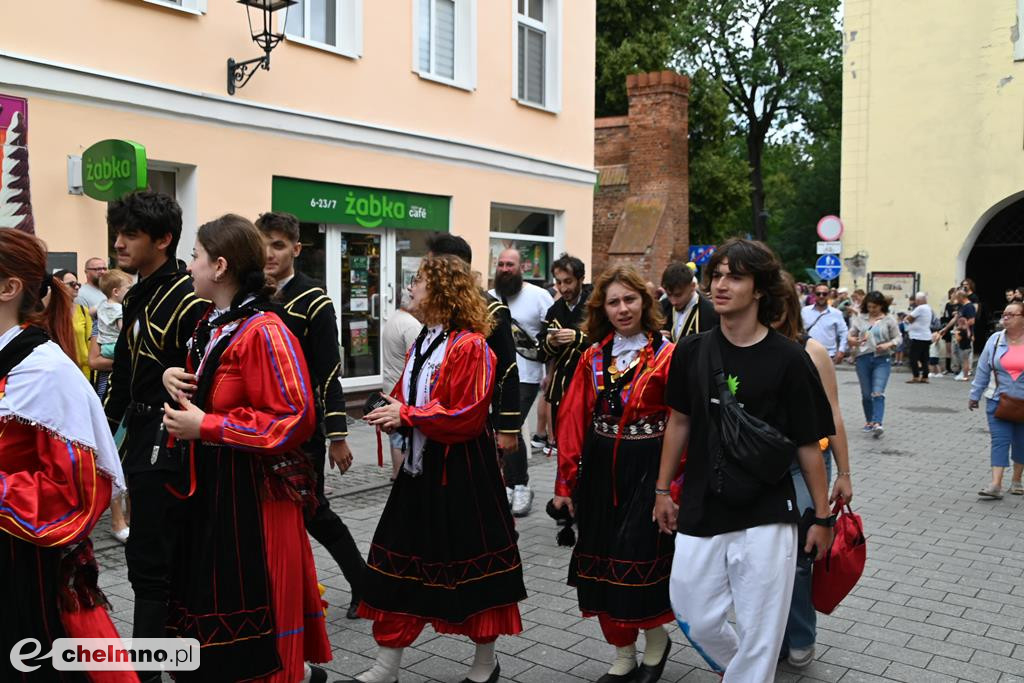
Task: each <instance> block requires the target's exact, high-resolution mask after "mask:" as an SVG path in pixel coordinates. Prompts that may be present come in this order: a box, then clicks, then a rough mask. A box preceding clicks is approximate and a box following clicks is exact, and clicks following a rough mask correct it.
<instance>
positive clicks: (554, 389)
mask: <svg viewBox="0 0 1024 683" xmlns="http://www.w3.org/2000/svg"><path fill="white" fill-rule="evenodd" d="M593 291H594V287H593V285H583V287H582V289H581V291H580V296H579V298H578V299H577V300H576V304H575V305H571V306H570V305H569V303H568V302H566V300H565V299H559V300H558V301H556V302H555V303H554V304H552V305H551V308H549V309H548V313H547V315H546V316H544V322H543V323H542V324H541V330H540V334H539V335H537V342H538V344H539V345H540V357H539V360H541V361H543V362H548V361H553V363H554V369H553V370H552V372H551V378H550V379H549V381H548V389H547V392H546V393H545V395H544V398H545V400H547V402H548V403H550V404H551V435H552V441H556V439H557V435H558V406H559V404H561V402H562V397H563V396H564V395H565V392H566V391H567V390H568V388H569V382H571V381H572V376H573V374H574V373H575V372H576V368H577V367H578V366H579V364H580V357H581V356H582V355H583V352H584V351H586V350H587V347H588V346H590V344H591V342H590V341H589V340H588V339H587V335H585V334H584V333H583V330H582V329H581V327H582V325H583V316H584V314H585V313H586V312H587V300H588V299H589V298H590V294H591V292H593ZM564 329H571V330H573V331H574V332H575V335H574V336H573V340H572V341H571V342H570V343H568V344H565V345H564V346H552V345H551V344H549V343H548V332H550V331H552V330H564Z"/></svg>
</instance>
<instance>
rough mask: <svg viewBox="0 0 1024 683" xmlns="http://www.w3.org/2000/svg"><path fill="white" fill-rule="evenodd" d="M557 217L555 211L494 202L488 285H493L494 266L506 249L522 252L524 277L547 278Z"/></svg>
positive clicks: (539, 280) (538, 281) (541, 280)
mask: <svg viewBox="0 0 1024 683" xmlns="http://www.w3.org/2000/svg"><path fill="white" fill-rule="evenodd" d="M556 218H557V214H556V213H555V212H552V211H544V210H539V209H527V208H523V207H516V206H504V205H501V204H491V225H490V228H491V234H490V254H489V255H490V263H489V264H488V271H487V274H488V278H489V282H488V286H493V285H494V281H493V279H494V270H495V266H496V264H497V262H498V257H499V256H500V255H501V252H503V251H504V250H506V249H516V250H517V251H518V252H519V255H520V261H521V264H522V269H523V279H524V280H529V281H531V282H533V283H534V284H538V285H543V284H544V283H546V282H548V281H549V280H550V272H549V271H550V268H551V262H552V258H553V253H554V250H555V247H556V242H557V241H558V238H557V236H556V234H555V233H556Z"/></svg>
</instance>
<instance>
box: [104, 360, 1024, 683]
mask: <svg viewBox="0 0 1024 683" xmlns="http://www.w3.org/2000/svg"><path fill="white" fill-rule="evenodd" d="M906 378H907V375H906V374H904V373H899V372H898V373H894V374H893V376H892V381H891V382H890V385H889V387H888V391H887V403H888V405H887V409H886V415H887V416H886V419H885V425H886V433H885V436H884V437H882V438H881V439H874V438H872V437H871V436H869V435H864V434H861V433H860V432H859V429H860V426H861V425H862V424H863V416H862V413H861V408H860V393H859V388H858V385H857V380H856V376H855V374H854V373H853V372H852V371H851V370H850V369H849V368H846V367H844V368H841V369H840V371H839V388H840V400H841V404H842V412H843V417H844V419H845V421H846V424H847V429H848V431H849V434H850V447H851V454H852V456H851V457H852V469H853V472H854V492H855V499H854V501H853V503H854V509H855V510H856V512H858V513H859V514H860V515H861V516H862V517H863V519H864V525H865V529H866V532H867V535H868V564H867V568H866V570H865V574H864V578H863V579H862V580H861V582H860V584H859V585H858V586H857V587H856V588H855V589H854V591H853V593H852V594H851V595H850V596H848V598H847V599H846V600H845V601H844V602H843V604H842V605H841V606H840V607H839V608H838V609H836V610H835V612H834V613H833V614H832V615H830V616H824V615H821V616H820V618H819V622H818V648H817V653H816V659H815V661H814V662H813V663H812V664H811V665H810V666H809V667H807V668H805V669H802V670H796V669H792V668H790V667H788V665H786V666H782V667H780V669H779V672H778V675H777V676H776V679H775V680H776V682H777V683H787V682H790V681H792V682H795V683H802V682H804V681H838V682H840V683H874V682H877V681H890V682H891V681H910V682H913V683H922V682H925V683H926V682H929V681H976V682H978V683H989V682H993V683H994V682H999V683H1004V682H1010V681H1017V682H1022V683H1024V579H1022V578H1021V577H1022V574H1024V525H1022V524H1021V521H1022V520H1024V497H1019V496H1009V495H1007V496H1006V497H1005V498H1004V499H1003V500H1001V501H979V500H978V498H977V496H976V495H975V492H976V491H977V490H978V488H980V487H981V486H982V485H983V484H985V483H986V482H987V477H988V470H989V463H988V453H989V437H988V430H987V425H986V422H985V417H984V414H983V413H982V412H981V411H978V412H975V413H969V412H968V411H967V410H966V404H967V385H966V384H965V383H962V382H954V381H953V380H952V379H950V378H937V379H933V380H932V381H931V383H930V384H929V385H907V384H904V380H905V379H906ZM351 440H352V444H353V449H354V450H355V452H356V458H355V462H356V464H355V465H354V466H353V468H352V469H351V470H350V471H349V472H348V473H346V474H345V475H344V476H341V475H338V473H337V472H330V473H329V474H328V480H327V487H328V495H329V497H330V498H331V501H332V506H334V507H335V509H336V510H338V512H339V514H341V516H342V517H343V518H344V519H345V521H346V523H348V524H349V526H350V528H351V529H352V532H353V535H354V536H355V538H356V541H357V543H358V545H359V546H360V548H361V549H363V550H364V551H365V550H366V548H367V547H368V545H369V542H370V539H371V538H372V536H373V531H374V528H375V526H376V522H377V519H378V517H379V516H380V512H381V510H382V508H383V505H384V502H385V500H386V498H387V495H388V493H389V490H390V489H389V482H388V476H389V473H390V472H389V470H388V469H387V468H383V469H381V468H378V467H377V466H376V458H377V453H376V447H377V446H376V436H375V435H374V433H373V432H372V430H369V429H367V428H366V427H364V426H363V425H361V423H355V424H353V426H352V437H351ZM530 476H531V480H532V482H533V485H534V488H535V491H536V492H537V498H536V502H535V505H536V512H535V513H534V514H532V515H530V516H529V517H526V518H523V519H520V520H518V521H517V525H518V529H519V532H520V548H521V551H522V555H523V560H524V570H525V574H526V582H527V588H528V591H529V593H530V595H529V597H528V598H527V600H526V601H525V602H524V603H523V604H522V610H523V622H524V627H525V629H526V630H525V631H524V632H523V633H522V634H521V635H520V636H517V637H512V638H501V639H499V641H498V643H497V651H498V653H499V655H498V656H499V657H500V660H501V665H502V674H503V676H502V678H503V680H506V681H517V682H518V683H535V682H536V683H541V682H543V683H551V682H556V681H572V682H576V681H593V680H596V679H597V678H598V677H599V676H600V675H601V674H602V673H603V672H604V671H606V667H607V662H608V661H609V660H610V658H611V656H612V652H613V649H612V648H611V646H609V645H608V644H607V643H605V641H604V639H603V638H602V635H601V630H600V628H599V627H598V625H597V623H596V622H595V621H594V620H592V619H583V618H581V616H580V614H579V610H578V608H577V605H576V600H575V594H574V592H573V591H572V589H570V588H569V587H568V586H566V585H565V575H566V570H567V566H568V561H569V551H568V549H565V548H559V547H558V546H557V544H556V543H555V540H554V536H555V528H554V526H553V524H552V523H551V522H550V520H548V519H547V517H546V516H545V515H544V513H543V505H544V503H545V502H546V500H547V498H548V497H549V496H550V491H551V489H552V486H553V481H554V462H553V461H551V460H549V459H546V458H544V457H543V456H540V455H536V456H533V457H532V458H531V466H530ZM106 528H107V527H106V526H105V521H104V522H101V524H100V526H99V527H97V531H96V532H94V540H95V542H96V548H97V557H98V559H99V561H100V564H101V566H102V569H103V572H102V573H101V585H102V586H103V588H104V589H105V590H106V591H107V594H108V595H109V596H110V598H111V603H112V606H113V609H114V612H113V614H112V616H113V617H114V619H115V624H116V625H117V626H118V628H119V629H120V630H121V631H122V633H128V632H130V629H131V618H132V612H131V607H132V598H133V595H132V591H131V586H130V585H129V583H128V581H127V574H126V571H125V568H124V555H123V552H122V550H121V548H120V546H118V545H117V543H116V542H115V541H113V539H111V538H110V537H109V535H108V534H107V533H106ZM313 548H314V555H315V558H316V562H317V567H318V570H319V572H320V575H321V582H322V583H323V584H324V585H325V586H326V587H327V593H326V595H325V598H326V599H327V601H328V602H329V608H328V632H329V636H330V639H331V643H332V645H333V647H334V660H333V661H332V662H330V663H329V664H328V665H327V668H328V669H329V670H330V671H331V672H333V673H335V674H347V675H351V674H354V673H358V672H359V671H362V670H364V669H365V668H367V667H368V666H369V664H370V663H371V661H372V658H373V656H374V653H375V649H376V648H375V645H374V642H373V639H372V634H371V628H370V624H369V623H367V622H365V621H360V620H357V621H349V620H348V619H345V617H344V609H345V607H346V606H347V605H348V601H349V597H350V596H349V589H348V585H347V583H346V582H345V580H344V577H342V576H341V574H340V572H339V571H338V568H337V566H334V565H333V562H332V560H331V559H330V557H329V556H328V555H327V553H326V552H325V551H324V550H323V548H320V547H319V546H317V544H316V543H315V542H314V544H313ZM669 631H670V636H671V638H672V652H671V654H670V657H669V665H668V667H667V668H666V672H665V676H664V677H663V680H665V681H685V682H687V683H694V682H695V683H701V682H705V681H718V680H719V678H718V676H716V675H714V674H713V673H711V672H710V671H709V670H708V667H707V664H706V663H705V662H704V660H703V659H701V657H700V656H699V655H697V653H696V652H695V651H694V650H693V649H692V648H691V647H690V646H689V645H688V644H687V643H686V641H685V638H683V637H682V635H681V634H680V633H679V632H678V629H677V628H675V627H674V626H672V627H671V628H670V629H669ZM640 640H641V642H640V643H639V647H640V648H641V651H642V647H643V638H641V639H640ZM472 653H473V648H472V646H471V644H470V643H469V642H468V641H466V640H461V639H459V638H455V637H451V636H436V635H435V634H433V632H431V631H430V630H429V628H428V629H427V630H425V631H424V633H423V635H422V636H421V637H420V640H419V641H418V642H417V643H416V644H414V646H413V647H411V648H409V650H408V651H407V652H406V654H405V657H404V659H403V674H402V680H403V681H413V682H418V681H445V682H451V681H459V680H461V679H462V677H463V675H464V674H465V671H466V669H467V666H468V663H469V662H470V661H471V660H472Z"/></svg>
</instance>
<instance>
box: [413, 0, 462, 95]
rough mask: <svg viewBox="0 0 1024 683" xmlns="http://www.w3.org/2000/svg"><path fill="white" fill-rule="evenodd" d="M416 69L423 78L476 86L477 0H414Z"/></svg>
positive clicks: (458, 85) (414, 56)
mask: <svg viewBox="0 0 1024 683" xmlns="http://www.w3.org/2000/svg"><path fill="white" fill-rule="evenodd" d="M413 16H414V30H413V42H414V45H413V60H414V64H413V69H414V70H415V71H416V72H417V73H418V74H419V75H420V76H421V77H423V78H429V79H432V80H438V81H441V82H442V83H447V84H449V85H454V86H457V87H460V88H465V89H467V90H471V89H473V88H474V87H475V86H476V0H413Z"/></svg>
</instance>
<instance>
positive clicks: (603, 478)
mask: <svg viewBox="0 0 1024 683" xmlns="http://www.w3.org/2000/svg"><path fill="white" fill-rule="evenodd" d="M584 325H585V328H586V334H587V338H589V339H600V340H601V342H599V343H597V344H594V345H593V346H591V347H590V348H589V349H587V350H586V351H585V352H584V354H583V357H582V358H581V359H580V363H579V366H578V367H577V369H576V372H575V374H574V375H573V379H572V383H571V384H570V385H569V390H568V392H567V393H566V395H565V397H564V398H563V399H562V405H561V407H560V408H559V411H558V476H557V479H556V482H555V498H554V501H553V504H554V506H555V507H556V508H558V509H560V508H562V507H563V506H568V507H569V510H570V512H572V513H573V514H574V515H575V518H576V523H577V526H578V528H579V541H578V542H577V543H576V547H575V548H574V549H573V554H572V560H571V561H570V563H569V585H570V586H575V587H576V593H577V596H578V599H579V604H580V609H581V610H582V612H583V615H584V616H587V617H592V616H596V617H597V618H598V620H599V621H600V624H601V630H602V632H603V633H604V637H605V639H606V640H607V641H608V642H609V643H611V644H612V645H614V646H615V647H616V657H615V660H614V662H613V663H612V666H611V669H610V670H609V671H608V673H607V674H605V675H604V676H602V677H601V678H600V679H599V680H600V683H612V682H616V681H643V682H644V683H648V682H653V681H657V680H658V679H659V678H660V677H661V672H662V670H663V669H664V667H665V661H666V659H667V658H668V649H669V640H668V634H667V633H666V632H665V629H664V627H663V626H662V625H663V624H666V623H668V622H670V621H672V620H673V619H674V617H673V612H672V606H671V603H670V601H669V592H668V583H669V576H670V574H671V571H672V555H673V552H674V549H675V544H674V539H673V537H672V536H671V535H667V534H662V533H660V532H659V531H658V525H657V524H656V523H655V522H654V520H653V519H652V516H651V511H652V510H653V509H654V498H655V482H656V480H657V478H658V468H659V465H660V462H659V458H660V453H661V439H662V435H663V434H664V431H665V420H666V413H667V409H666V406H665V383H666V381H667V379H668V369H669V363H670V360H671V357H672V350H673V348H674V346H673V344H671V343H670V342H668V341H666V340H665V339H663V338H662V336H661V333H660V332H659V330H660V329H661V327H662V320H661V314H660V312H659V309H658V306H657V305H656V303H655V301H654V300H653V299H652V298H651V295H650V293H649V292H648V290H647V288H646V286H645V285H644V281H643V279H641V277H640V275H639V274H638V273H637V272H636V271H635V270H634V269H633V268H631V267H625V266H619V267H617V268H612V269H610V270H606V271H605V272H604V273H603V274H602V275H601V277H600V278H599V279H598V281H597V283H596V284H595V285H594V293H593V294H591V296H590V300H589V301H588V303H587V319H586V322H585V323H584ZM640 629H644V630H645V635H646V647H645V650H644V656H643V662H642V665H641V666H640V667H639V668H638V667H637V662H636V640H637V636H638V635H639V630H640Z"/></svg>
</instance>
